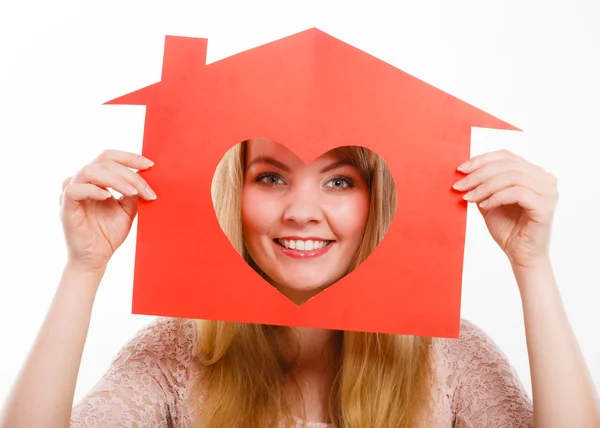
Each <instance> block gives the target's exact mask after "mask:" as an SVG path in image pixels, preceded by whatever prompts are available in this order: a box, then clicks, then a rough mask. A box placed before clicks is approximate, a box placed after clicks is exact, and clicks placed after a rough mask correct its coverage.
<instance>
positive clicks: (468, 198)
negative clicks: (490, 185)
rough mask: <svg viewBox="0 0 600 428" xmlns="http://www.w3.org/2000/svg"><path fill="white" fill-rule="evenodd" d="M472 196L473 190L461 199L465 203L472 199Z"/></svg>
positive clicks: (473, 194)
mask: <svg viewBox="0 0 600 428" xmlns="http://www.w3.org/2000/svg"><path fill="white" fill-rule="evenodd" d="M474 196H475V190H472V191H470V192H469V193H467V194H466V195H464V196H463V199H464V200H466V201H470V200H472V199H474Z"/></svg>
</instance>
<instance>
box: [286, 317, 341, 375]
mask: <svg viewBox="0 0 600 428" xmlns="http://www.w3.org/2000/svg"><path fill="white" fill-rule="evenodd" d="M291 329H292V334H291V335H290V340H292V341H294V344H295V345H294V346H293V348H292V349H294V350H296V349H297V350H298V353H297V354H296V355H297V360H296V368H297V369H298V370H301V371H304V370H311V371H312V370H317V371H321V370H327V369H328V368H329V366H330V364H331V363H332V362H333V359H334V358H335V353H336V352H335V351H336V334H337V332H336V331H335V330H325V329H316V328H307V327H291ZM296 346H297V347H296Z"/></svg>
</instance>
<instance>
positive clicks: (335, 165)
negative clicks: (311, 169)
mask: <svg viewBox="0 0 600 428" xmlns="http://www.w3.org/2000/svg"><path fill="white" fill-rule="evenodd" d="M346 165H353V163H352V162H351V161H350V159H342V160H340V161H337V162H334V163H332V164H330V165H327V166H326V167H325V168H323V169H322V170H321V174H324V173H326V172H328V171H331V170H333V169H336V168H339V167H341V166H346Z"/></svg>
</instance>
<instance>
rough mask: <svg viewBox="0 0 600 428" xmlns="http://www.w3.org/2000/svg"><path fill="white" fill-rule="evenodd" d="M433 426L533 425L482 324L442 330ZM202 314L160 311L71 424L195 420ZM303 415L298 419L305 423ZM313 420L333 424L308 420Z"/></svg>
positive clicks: (314, 427) (319, 427)
mask: <svg viewBox="0 0 600 428" xmlns="http://www.w3.org/2000/svg"><path fill="white" fill-rule="evenodd" d="M432 351H433V357H434V367H435V375H434V378H433V380H432V382H433V391H432V392H433V394H434V406H433V407H434V411H433V414H432V415H431V417H432V422H431V425H430V426H431V427H435V428H450V427H461V428H472V427H494V428H496V427H501V428H508V427H532V426H533V412H532V405H531V401H530V399H529V397H528V395H527V393H526V391H525V390H524V389H523V386H522V384H521V382H520V380H519V379H518V377H517V374H516V373H515V371H514V369H513V368H512V367H511V366H510V364H509V362H508V361H507V359H506V357H505V355H504V354H503V353H502V351H501V350H500V349H499V348H498V347H497V346H496V344H495V343H494V342H493V341H492V340H491V339H490V338H489V337H488V336H487V335H486V334H485V333H484V332H483V331H482V330H481V329H479V328H478V327H476V326H475V325H474V324H472V323H470V322H468V321H464V320H463V321H462V322H461V333H460V338H459V339H440V338H435V339H434V340H433V345H432ZM194 352H195V334H194V322H193V321H191V320H185V319H173V318H157V319H156V320H154V321H152V322H151V323H150V324H149V325H148V326H147V327H145V328H144V329H142V330H140V331H139V332H138V334H136V335H135V337H134V338H133V339H132V340H131V341H130V342H129V343H127V344H126V345H125V346H124V347H123V348H122V349H121V351H120V352H119V353H118V355H117V356H116V358H115V359H114V361H113V362H112V364H111V365H110V367H109V369H108V371H107V372H106V374H105V375H104V376H103V377H102V378H101V379H100V381H99V382H98V383H97V384H96V386H95V387H94V388H93V389H92V390H91V391H90V392H89V393H88V395H86V396H85V397H84V398H83V399H82V400H81V401H80V402H79V403H76V405H75V406H74V408H73V413H72V417H71V427H74V428H97V427H110V428H113V427H114V428H117V427H153V428H155V427H161V428H162V427H164V428H167V427H181V428H183V427H185V428H191V427H192V426H193V414H192V410H191V409H192V406H191V405H190V404H189V403H188V402H187V398H188V397H189V394H190V392H191V391H190V389H191V388H190V386H191V385H192V383H193V382H192V379H194V376H195V375H197V370H198V367H197V365H196V364H194V363H193V361H194V358H193V356H194ZM300 425H301V424H300V421H298V426H300ZM306 427H307V428H327V427H328V425H327V424H325V423H320V422H308V423H307V424H306Z"/></svg>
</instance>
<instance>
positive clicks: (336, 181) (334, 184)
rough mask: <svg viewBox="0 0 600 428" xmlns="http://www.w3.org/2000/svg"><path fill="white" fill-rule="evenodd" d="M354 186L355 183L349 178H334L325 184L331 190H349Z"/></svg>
mask: <svg viewBox="0 0 600 428" xmlns="http://www.w3.org/2000/svg"><path fill="white" fill-rule="evenodd" d="M354 186H355V183H354V181H353V180H352V179H351V178H349V177H333V178H331V179H330V180H329V181H328V182H327V183H326V184H325V187H327V188H329V189H331V190H348V189H349V188H351V187H354Z"/></svg>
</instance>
